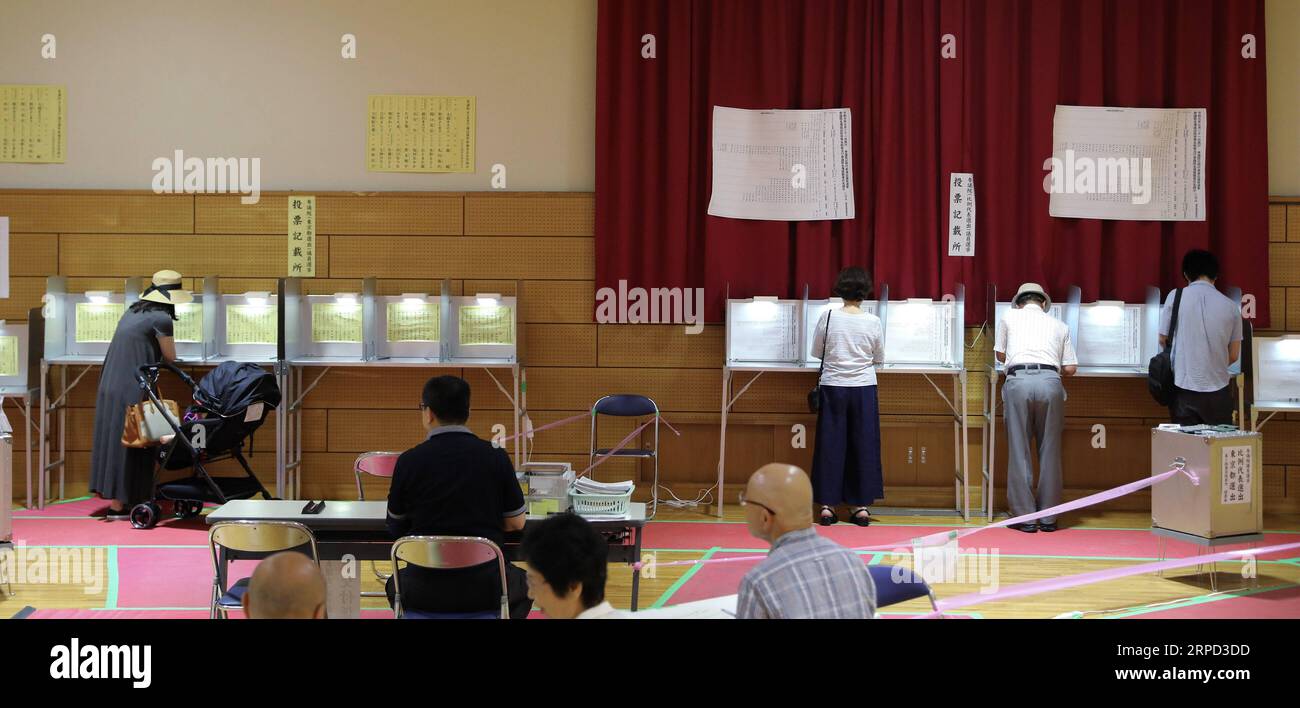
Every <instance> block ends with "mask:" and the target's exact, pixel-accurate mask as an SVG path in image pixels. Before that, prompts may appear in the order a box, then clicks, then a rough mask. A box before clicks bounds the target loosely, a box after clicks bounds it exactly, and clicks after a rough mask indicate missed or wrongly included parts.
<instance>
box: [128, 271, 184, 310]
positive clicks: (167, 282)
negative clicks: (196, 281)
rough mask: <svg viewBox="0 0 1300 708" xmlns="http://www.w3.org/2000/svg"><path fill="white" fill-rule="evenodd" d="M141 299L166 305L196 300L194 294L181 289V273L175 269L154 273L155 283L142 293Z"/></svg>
mask: <svg viewBox="0 0 1300 708" xmlns="http://www.w3.org/2000/svg"><path fill="white" fill-rule="evenodd" d="M140 299H141V300H148V301H149V302H160V303H162V304H164V305H184V304H185V303H187V302H194V296H193V295H192V294H190V291H188V290H182V289H181V274H180V273H177V272H176V271H174V270H160V271H158V272H157V273H154V274H153V284H152V285H150V286H149V287H147V288H145V290H144V292H143V293H141V294H140Z"/></svg>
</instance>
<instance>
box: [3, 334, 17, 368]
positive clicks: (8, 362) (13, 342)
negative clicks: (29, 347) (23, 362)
mask: <svg viewBox="0 0 1300 708" xmlns="http://www.w3.org/2000/svg"><path fill="white" fill-rule="evenodd" d="M17 375H18V338H17V337H15V336H13V335H5V336H2V337H0V376H17Z"/></svg>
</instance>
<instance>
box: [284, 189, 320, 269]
mask: <svg viewBox="0 0 1300 708" xmlns="http://www.w3.org/2000/svg"><path fill="white" fill-rule="evenodd" d="M289 276H290V277H292V278H314V277H316V197H307V196H303V195H299V194H293V195H290V196H289Z"/></svg>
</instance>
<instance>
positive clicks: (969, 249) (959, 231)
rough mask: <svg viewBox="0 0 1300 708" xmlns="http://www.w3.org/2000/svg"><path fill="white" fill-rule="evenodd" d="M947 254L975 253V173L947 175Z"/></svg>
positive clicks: (964, 254)
mask: <svg viewBox="0 0 1300 708" xmlns="http://www.w3.org/2000/svg"><path fill="white" fill-rule="evenodd" d="M948 255H950V256H974V255H975V175H974V174H972V173H970V172H953V173H951V175H950V176H949V184H948Z"/></svg>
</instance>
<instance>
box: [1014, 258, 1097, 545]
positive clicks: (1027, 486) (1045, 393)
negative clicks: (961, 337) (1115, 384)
mask: <svg viewBox="0 0 1300 708" xmlns="http://www.w3.org/2000/svg"><path fill="white" fill-rule="evenodd" d="M1013 304H1014V307H1013V308H1012V309H1011V310H1008V311H1007V312H1005V313H1003V315H1002V317H1001V318H999V319H998V327H997V336H996V339H995V340H994V343H993V352H994V354H995V355H996V356H997V358H998V361H999V362H1002V363H1003V364H1005V365H1006V374H1007V381H1006V383H1005V384H1003V386H1002V414H1003V417H1004V420H1005V421H1006V426H1007V501H1008V502H1009V503H1010V505H1011V515H1012V516H1013V517H1016V516H1024V515H1025V514H1032V513H1034V512H1035V511H1039V510H1041V509H1048V508H1051V507H1053V506H1056V505H1057V504H1060V503H1061V433H1062V430H1063V429H1064V427H1065V387H1064V386H1062V385H1061V376H1062V375H1065V376H1073V375H1074V372H1075V370H1076V369H1077V368H1078V363H1079V360H1078V358H1077V357H1076V356H1075V353H1074V345H1073V344H1071V343H1070V328H1069V327H1067V326H1066V324H1065V323H1064V322H1062V321H1061V320H1058V319H1056V318H1055V317H1052V316H1051V315H1050V314H1048V312H1049V311H1050V310H1051V308H1052V299H1051V298H1050V297H1048V296H1047V291H1045V290H1043V288H1042V286H1040V285H1039V284H1038V283H1025V284H1024V285H1021V286H1020V290H1018V291H1016V297H1015V299H1014V300H1013ZM1034 441H1037V443H1038V453H1037V457H1038V493H1037V495H1035V494H1034V489H1033V481H1034V457H1035V455H1034V448H1033V444H1034ZM1011 528H1013V529H1016V530H1017V531H1024V532H1025V533H1035V532H1037V531H1055V530H1056V517H1043V518H1042V519H1039V520H1038V521H1037V522H1029V523H1023V524H1012V525H1011Z"/></svg>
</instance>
